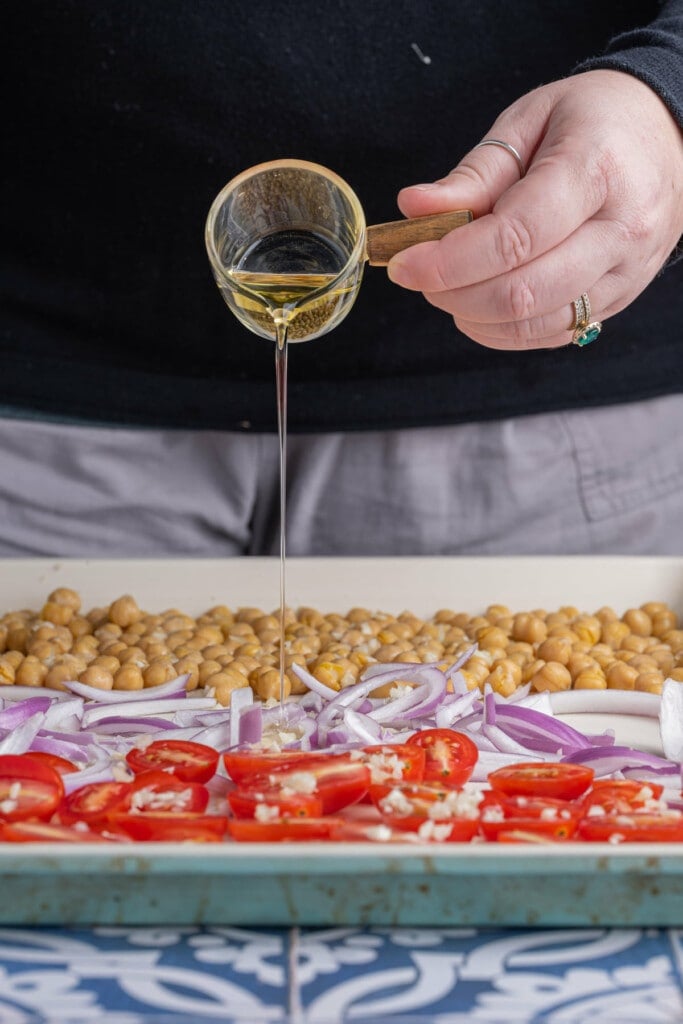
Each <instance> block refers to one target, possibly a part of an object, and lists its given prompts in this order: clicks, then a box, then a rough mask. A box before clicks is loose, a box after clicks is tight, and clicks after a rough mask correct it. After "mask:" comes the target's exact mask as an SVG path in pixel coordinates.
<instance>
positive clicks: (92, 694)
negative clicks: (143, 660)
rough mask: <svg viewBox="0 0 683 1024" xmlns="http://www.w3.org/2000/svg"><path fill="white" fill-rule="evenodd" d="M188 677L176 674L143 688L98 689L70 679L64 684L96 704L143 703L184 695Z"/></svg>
mask: <svg viewBox="0 0 683 1024" xmlns="http://www.w3.org/2000/svg"><path fill="white" fill-rule="evenodd" d="M189 678H190V677H189V675H183V676H177V677H176V678H175V679H170V680H169V681H168V682H167V683H162V684H161V686H148V687H146V688H145V689H144V690H99V689H97V687H95V686H86V685H85V683H78V682H71V681H69V682H65V683H64V685H65V686H66V687H68V689H69V690H72V691H73V693H77V694H78V695H79V697H85V698H86V700H94V701H96V702H97V703H98V704H128V703H132V702H134V701H140V702H141V703H144V702H146V701H150V700H160V699H161V698H164V697H180V696H186V695H187V689H186V688H187V681H188V679H189Z"/></svg>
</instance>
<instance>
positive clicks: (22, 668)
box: [14, 654, 48, 686]
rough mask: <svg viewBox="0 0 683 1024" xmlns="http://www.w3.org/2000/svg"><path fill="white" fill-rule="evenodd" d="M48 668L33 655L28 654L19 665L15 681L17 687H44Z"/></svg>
mask: <svg viewBox="0 0 683 1024" xmlns="http://www.w3.org/2000/svg"><path fill="white" fill-rule="evenodd" d="M47 670H48V667H47V665H45V664H44V663H43V662H41V661H39V660H38V658H36V657H35V655H33V654H27V655H26V657H25V658H24V660H23V661H22V663H21V665H19V667H18V669H17V671H16V673H15V677H14V681H15V683H16V684H17V686H42V685H43V682H44V681H45V676H46V675H47Z"/></svg>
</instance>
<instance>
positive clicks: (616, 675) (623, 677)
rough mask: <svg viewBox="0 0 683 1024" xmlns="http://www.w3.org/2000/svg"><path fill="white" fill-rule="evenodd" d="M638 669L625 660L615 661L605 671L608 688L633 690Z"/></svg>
mask: <svg viewBox="0 0 683 1024" xmlns="http://www.w3.org/2000/svg"><path fill="white" fill-rule="evenodd" d="M637 677H638V670H637V669H635V668H631V666H630V665H627V664H626V662H623V661H615V662H614V664H613V665H610V667H609V668H608V669H607V670H606V672H605V679H606V681H607V688H608V689H610V690H633V689H634V688H635V685H636V679H637Z"/></svg>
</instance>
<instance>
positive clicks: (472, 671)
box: [465, 651, 492, 683]
mask: <svg viewBox="0 0 683 1024" xmlns="http://www.w3.org/2000/svg"><path fill="white" fill-rule="evenodd" d="M482 654H484V652H483V651H478V652H477V653H476V654H473V655H472V657H471V658H470V659H469V661H468V662H467V663H466V665H465V668H466V669H467V671H468V673H469V675H471V676H474V677H475V679H478V680H479V681H480V682H482V683H483V682H484V680H485V679H486V677H487V676H488V674H489V672H490V671H491V664H492V663H491V661H489V660H487V659H486V658H484V657H482Z"/></svg>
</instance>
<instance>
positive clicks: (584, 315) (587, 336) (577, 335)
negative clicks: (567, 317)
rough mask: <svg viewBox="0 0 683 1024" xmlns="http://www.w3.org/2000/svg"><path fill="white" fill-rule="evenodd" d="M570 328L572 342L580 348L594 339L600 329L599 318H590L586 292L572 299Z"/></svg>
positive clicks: (588, 300)
mask: <svg viewBox="0 0 683 1024" xmlns="http://www.w3.org/2000/svg"><path fill="white" fill-rule="evenodd" d="M570 330H571V331H572V343H573V344H574V345H578V346H579V347H580V348H583V347H584V345H590V343H591V342H592V341H595V339H596V338H597V337H598V335H599V334H600V331H601V330H602V324H601V323H600V321H599V320H591V304H590V299H589V298H588V295H587V294H586V292H584V293H583V295H580V296H579V298H578V299H574V320H573V323H572V325H571V328H570Z"/></svg>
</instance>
